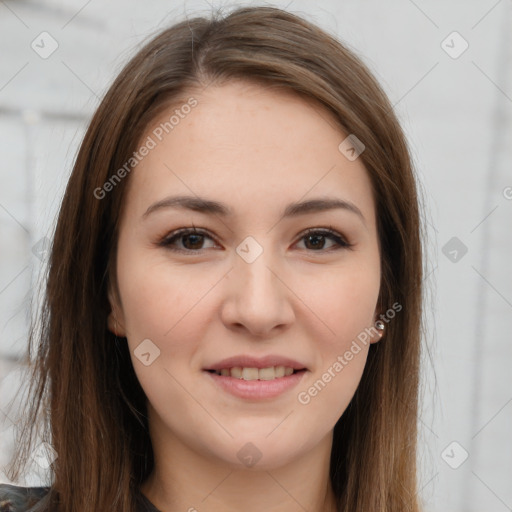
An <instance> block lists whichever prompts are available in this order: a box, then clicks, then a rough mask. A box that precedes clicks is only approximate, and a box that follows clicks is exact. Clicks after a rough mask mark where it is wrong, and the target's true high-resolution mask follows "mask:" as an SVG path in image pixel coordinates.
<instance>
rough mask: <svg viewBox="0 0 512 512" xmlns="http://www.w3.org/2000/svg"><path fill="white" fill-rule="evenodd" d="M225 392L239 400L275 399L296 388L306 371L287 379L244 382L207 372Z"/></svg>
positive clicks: (288, 376)
mask: <svg viewBox="0 0 512 512" xmlns="http://www.w3.org/2000/svg"><path fill="white" fill-rule="evenodd" d="M205 373H207V374H208V375H209V376H210V377H211V378H212V379H213V381H214V382H215V383H216V384H217V385H218V386H220V387H221V388H222V389H223V390H224V391H227V392H228V393H231V394H232V395H234V396H236V397H239V398H246V399H264V398H274V397H276V396H279V395H280V394H281V393H284V392H285V391H288V390H289V389H291V388H293V387H295V386H296V385H297V384H298V383H299V382H300V381H301V380H302V377H304V375H305V373H306V370H301V371H299V372H296V373H292V374H291V375H287V376H286V377H278V378H277V379H273V380H244V379H237V378H235V377H224V376H223V375H217V374H216V373H213V372H208V371H205Z"/></svg>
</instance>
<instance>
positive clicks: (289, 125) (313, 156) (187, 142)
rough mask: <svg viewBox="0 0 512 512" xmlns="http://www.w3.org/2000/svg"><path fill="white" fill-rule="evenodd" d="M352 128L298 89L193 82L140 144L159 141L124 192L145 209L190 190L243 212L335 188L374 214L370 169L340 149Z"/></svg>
mask: <svg viewBox="0 0 512 512" xmlns="http://www.w3.org/2000/svg"><path fill="white" fill-rule="evenodd" d="M191 98H193V100H194V101H192V102H191V101H190V99H191ZM194 103H195V105H194ZM187 105H189V106H188V107H187ZM190 105H194V106H193V107H190ZM346 136H347V134H345V133H343V131H342V130H341V128H340V127H339V126H338V125H337V123H336V119H335V117H334V115H333V114H332V113H331V112H329V111H328V110H327V109H325V108H324V107H322V106H321V105H319V104H318V103H316V102H314V101H312V100H311V101H307V100H305V99H304V98H302V97H300V96H298V95H296V94H294V93H293V92H289V91H284V90H276V89H275V88H268V87H264V86H261V85H257V84H252V83H247V82H230V83H227V84H225V85H222V86H213V85H212V86H209V87H207V88H206V90H204V91H198V90H191V91H190V93H189V94H188V95H184V96H183V97H182V102H181V103H180V102H176V103H175V104H174V105H173V106H172V107H170V108H168V109H167V110H166V111H165V112H164V113H162V114H161V115H160V116H159V117H158V118H156V119H155V120H154V121H153V123H151V125H150V126H149V128H148V129H147V130H146V133H145V135H144V136H143V138H142V140H141V141H140V143H139V146H141V145H143V144H144V143H148V145H151V146H152V149H150V151H148V152H147V155H146V156H144V157H143V158H142V159H141V160H140V162H139V163H138V164H137V166H136V167H135V168H134V170H133V172H132V173H131V176H130V186H129V190H128V195H127V198H126V201H128V202H130V204H131V205H132V206H133V207H134V209H136V210H137V211H139V212H140V213H143V211H145V209H147V207H148V206H149V204H150V203H151V202H154V201H157V200H159V199H162V198H163V197H164V196H165V195H166V194H167V195H169V194H178V193H179V194H185V193H186V194H187V195H198V196H202V197H209V198H213V199H216V200H218V201H220V202H223V203H226V204H229V205H230V206H232V209H233V211H235V212H240V213H241V214H242V213H243V212H247V213H254V211H255V210H256V209H257V210H258V211H259V212H260V213H263V211H265V210H269V209H272V208H274V206H275V210H276V211H277V210H281V209H282V205H283V204H285V203H286V204H288V203H289V202H293V201H298V200H299V199H307V198H308V196H309V195H311V196H315V197H317V196H319V195H324V196H325V195H329V196H333V195H336V196H339V197H341V198H344V199H347V200H350V201H352V202H357V203H358V206H359V208H360V209H361V210H363V213H365V217H367V218H368V220H369V221H371V220H372V219H373V216H374V205H373V197H372V192H371V182H370V179H369V176H368V173H367V171H366V169H365V167H364V165H363V164H362V162H361V159H356V160H354V161H350V160H348V159H347V158H346V157H345V156H344V154H342V153H341V152H340V150H339V148H338V147H339V145H340V143H341V142H342V141H343V140H344V139H345V138H346Z"/></svg>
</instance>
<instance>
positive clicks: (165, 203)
mask: <svg viewBox="0 0 512 512" xmlns="http://www.w3.org/2000/svg"><path fill="white" fill-rule="evenodd" d="M166 208H183V209H187V210H193V211H195V212H199V213H204V214H207V215H208V214H210V215H220V216H222V217H229V216H232V215H233V211H232V210H231V208H229V206H227V205H225V204H223V203H219V202H218V201H213V200H211V199H206V198H203V197H197V196H170V197H166V198H164V199H162V200H160V201H157V202H156V203H154V204H152V205H151V206H150V207H149V208H148V209H147V210H146V212H145V213H144V214H143V215H142V218H143V219H145V218H146V217H148V215H150V214H151V213H153V212H156V211H159V210H163V209H166ZM334 209H343V210H346V211H349V212H352V213H355V214H356V215H357V216H358V217H359V218H360V219H361V220H362V222H363V224H364V225H365V226H366V221H365V218H364V215H363V213H362V212H361V210H360V209H359V208H358V207H357V206H356V205H355V204H354V203H352V202H350V201H347V200H345V199H339V198H330V197H327V198H323V197H319V198H315V199H309V200H308V201H302V202H297V203H290V204H289V205H288V206H286V208H285V210H284V212H283V215H282V217H283V218H290V217H297V216H299V215H306V214H308V213H319V212H324V211H328V210H334Z"/></svg>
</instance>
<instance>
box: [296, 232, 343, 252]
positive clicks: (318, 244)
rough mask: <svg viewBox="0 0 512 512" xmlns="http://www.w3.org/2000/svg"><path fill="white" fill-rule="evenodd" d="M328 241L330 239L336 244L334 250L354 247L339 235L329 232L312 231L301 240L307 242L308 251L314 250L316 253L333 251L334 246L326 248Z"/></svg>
mask: <svg viewBox="0 0 512 512" xmlns="http://www.w3.org/2000/svg"><path fill="white" fill-rule="evenodd" d="M326 239H330V240H331V241H332V242H334V249H336V248H348V247H351V245H352V244H349V243H348V242H346V241H345V240H344V239H343V238H342V237H341V235H339V234H338V233H336V232H333V231H327V230H310V231H308V232H307V233H306V235H304V236H303V237H302V238H301V240H305V241H306V242H305V245H306V249H309V250H312V251H314V252H320V251H323V250H332V246H331V249H326V248H325V240H326Z"/></svg>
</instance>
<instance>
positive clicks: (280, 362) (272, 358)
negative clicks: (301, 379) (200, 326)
mask: <svg viewBox="0 0 512 512" xmlns="http://www.w3.org/2000/svg"><path fill="white" fill-rule="evenodd" d="M236 366H238V367H241V368H259V369H261V368H270V367H271V366H286V367H288V368H293V369H294V370H306V369H307V368H306V366H305V365H304V364H302V363H299V362H298V361H294V360H293V359H290V358H288V357H284V356H279V355H273V354H271V355H268V356H264V357H254V356H250V355H240V356H233V357H228V358H227V359H223V360H222V361H219V362H217V363H214V364H212V365H210V366H208V367H206V368H204V370H222V369H223V368H234V367H236Z"/></svg>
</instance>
